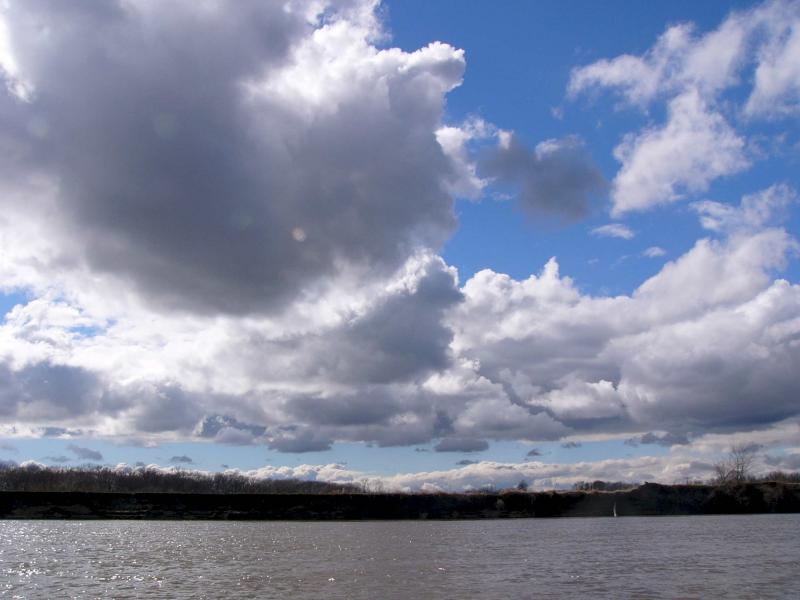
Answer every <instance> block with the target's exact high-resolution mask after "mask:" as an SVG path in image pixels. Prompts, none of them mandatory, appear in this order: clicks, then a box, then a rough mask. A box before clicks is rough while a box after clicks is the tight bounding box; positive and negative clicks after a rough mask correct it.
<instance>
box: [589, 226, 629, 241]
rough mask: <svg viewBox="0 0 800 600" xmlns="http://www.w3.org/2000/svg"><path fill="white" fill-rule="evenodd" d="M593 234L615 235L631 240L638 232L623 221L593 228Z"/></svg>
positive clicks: (600, 235) (598, 235) (599, 235)
mask: <svg viewBox="0 0 800 600" xmlns="http://www.w3.org/2000/svg"><path fill="white" fill-rule="evenodd" d="M592 234H593V235H596V236H597V237H614V238H620V239H622V240H630V239H633V237H634V236H635V235H636V233H635V232H634V231H633V230H632V229H631V228H630V227H628V226H627V225H623V224H622V223H609V224H608V225H601V226H600V227H595V228H594V229H592Z"/></svg>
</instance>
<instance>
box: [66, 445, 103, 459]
mask: <svg viewBox="0 0 800 600" xmlns="http://www.w3.org/2000/svg"><path fill="white" fill-rule="evenodd" d="M67 450H69V451H70V452H72V453H73V454H74V455H75V456H77V457H78V458H80V459H83V460H103V455H102V454H101V453H100V452H98V451H97V450H92V449H91V448H83V447H81V446H76V445H75V444H70V445H69V446H67Z"/></svg>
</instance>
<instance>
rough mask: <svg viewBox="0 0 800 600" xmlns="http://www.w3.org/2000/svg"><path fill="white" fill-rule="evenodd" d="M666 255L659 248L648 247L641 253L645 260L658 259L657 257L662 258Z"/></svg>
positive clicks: (664, 251)
mask: <svg viewBox="0 0 800 600" xmlns="http://www.w3.org/2000/svg"><path fill="white" fill-rule="evenodd" d="M666 253H667V251H666V250H664V249H663V248H662V247H661V246H650V247H649V248H647V249H646V250H645V251H644V252H642V255H643V256H646V257H647V258H658V257H659V256H664V255H665V254H666Z"/></svg>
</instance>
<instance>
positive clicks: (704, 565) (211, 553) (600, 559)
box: [0, 515, 800, 598]
mask: <svg viewBox="0 0 800 600" xmlns="http://www.w3.org/2000/svg"><path fill="white" fill-rule="evenodd" d="M799 573H800V515H757V516H719V517H717V516H715V517H638V518H620V519H609V518H605V519H552V520H536V519H520V520H512V521H450V522H425V521H413V522H397V521H395V522H365V523H354V522H340V523H307V522H304V523H299V522H257V523H245V522H238V523H232V522H179V521H167V522H157V521H95V522H92V521H0V597H8V598H13V597H22V598H39V597H45V596H51V597H56V598H61V597H78V598H91V597H115V598H133V597H136V598H141V597H148V596H151V597H155V596H158V597H170V598H236V597H242V598H249V597H258V598H282V597H292V598H563V597H586V598H597V597H607V598H620V597H638V598H661V597H663V598H675V597H681V598H709V597H728V598H790V597H797V596H796V595H795V594H797V593H798V592H797V590H798V587H797V575H798V574H799Z"/></svg>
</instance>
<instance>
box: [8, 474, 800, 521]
mask: <svg viewBox="0 0 800 600" xmlns="http://www.w3.org/2000/svg"><path fill="white" fill-rule="evenodd" d="M615 506H616V512H617V515H618V516H620V517H626V516H656V515H707V514H757V513H790V512H800V484H793V483H783V482H763V483H743V484H738V485H726V486H713V485H660V484H655V483H647V484H644V485H641V486H639V487H637V488H634V489H631V490H626V491H616V492H584V491H569V492H566V491H565V492H562V491H550V492H523V491H506V492H499V493H464V494H387V493H379V494H371V493H363V494H361V493H336V494H177V493H130V492H126V493H115V492H106V493H104V492H13V491H3V492H0V518H3V519H177V520H182V519H186V520H310V521H317V520H319V521H334V520H355V521H359V520H418V519H442V520H446V519H503V518H543V517H602V516H608V517H611V516H613V512H614V508H615Z"/></svg>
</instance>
